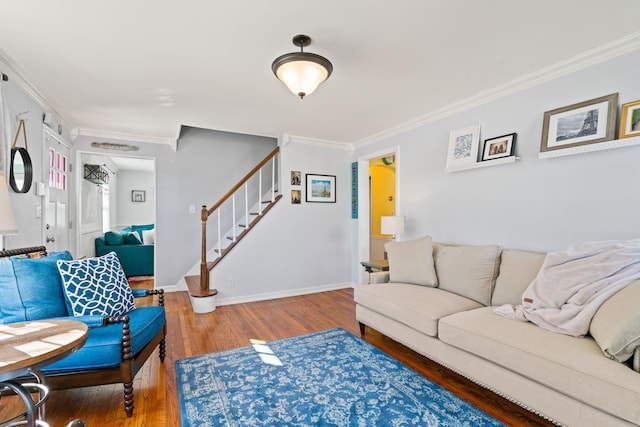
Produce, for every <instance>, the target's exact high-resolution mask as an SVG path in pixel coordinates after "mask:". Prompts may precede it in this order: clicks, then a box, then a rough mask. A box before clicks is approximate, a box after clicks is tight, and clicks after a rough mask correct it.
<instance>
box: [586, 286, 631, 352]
mask: <svg viewBox="0 0 640 427" xmlns="http://www.w3.org/2000/svg"><path fill="white" fill-rule="evenodd" d="M638 301H640V280H636V281H635V282H633V283H631V284H630V285H628V286H627V287H625V288H623V289H622V290H620V291H619V292H617V293H616V294H614V295H613V296H612V297H611V298H609V299H608V300H606V301H605V302H604V303H603V304H602V305H601V306H600V308H599V309H598V311H596V314H595V315H594V316H593V318H592V319H591V324H590V325H589V333H590V334H591V336H592V337H593V339H594V340H595V341H596V343H598V345H599V346H600V348H601V349H602V351H603V352H604V354H605V355H606V356H607V357H608V358H610V359H614V360H617V361H618V362H625V361H627V360H629V359H630V358H631V356H633V353H634V351H635V350H636V348H638V347H640V310H638Z"/></svg>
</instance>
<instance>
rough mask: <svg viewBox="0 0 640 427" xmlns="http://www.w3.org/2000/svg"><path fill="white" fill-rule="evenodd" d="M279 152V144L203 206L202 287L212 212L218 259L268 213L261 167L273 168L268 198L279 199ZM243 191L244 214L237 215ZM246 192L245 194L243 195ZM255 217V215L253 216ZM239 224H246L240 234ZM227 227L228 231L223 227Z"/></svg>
mask: <svg viewBox="0 0 640 427" xmlns="http://www.w3.org/2000/svg"><path fill="white" fill-rule="evenodd" d="M278 154H279V148H276V149H275V150H273V151H272V152H271V153H270V154H269V155H268V156H267V157H265V158H264V159H263V160H262V161H261V162H260V163H259V164H258V165H257V166H256V167H255V168H253V169H252V170H251V172H249V173H248V174H247V175H245V177H244V178H243V179H241V180H240V181H239V182H238V183H237V184H236V185H235V186H234V187H233V188H232V189H231V190H229V191H228V192H227V194H225V196H224V197H223V198H221V199H220V200H219V201H218V202H217V203H216V204H214V205H213V206H212V207H211V208H207V207H206V206H202V212H201V222H202V256H201V262H200V289H201V290H202V291H204V290H208V289H209V270H210V268H209V265H208V263H207V246H208V245H207V221H208V219H209V218H210V217H211V216H212V215H214V214H215V215H216V219H217V222H216V227H215V228H216V230H215V234H216V236H215V242H216V243H215V244H214V248H217V249H216V250H215V252H216V254H217V255H216V258H217V259H218V260H219V259H221V258H222V257H224V256H225V255H226V253H227V252H228V250H230V249H231V248H232V247H233V246H234V245H235V244H236V243H237V242H238V240H240V238H241V237H243V236H244V234H245V233H247V232H248V231H249V228H250V227H251V224H252V223H254V222H256V221H258V220H259V219H260V218H261V217H262V215H263V214H264V213H265V211H266V209H263V196H265V194H264V192H263V189H262V171H263V169H264V168H268V167H270V168H271V183H270V184H271V185H270V186H269V189H268V192H267V194H269V195H270V197H269V196H267V197H268V199H270V200H269V203H270V205H269V207H270V206H271V204H273V203H274V202H275V201H276V199H277V198H276V192H277V191H278V189H277V187H278V182H277V180H276V177H277V174H276V169H277V167H278V163H277V161H278V160H277V159H278ZM256 176H257V181H258V182H257V187H256V186H255V181H256V179H255V177H256ZM252 182H253V183H254V184H252ZM241 191H242V192H243V193H244V195H240V194H239V195H238V196H239V197H240V200H243V201H244V209H241V210H239V211H240V212H242V211H244V218H238V217H237V214H236V212H237V211H238V209H237V206H236V204H237V202H236V194H238V193H239V192H241ZM254 194H255V197H256V198H257V203H256V207H257V211H258V212H257V213H256V214H252V213H251V211H250V206H249V200H251V199H252V198H253V195H254ZM243 196H244V197H243ZM229 199H231V201H230V204H231V206H230V209H231V213H230V214H229V217H228V218H227V217H226V214H224V213H223V211H224V210H225V209H226V210H227V212H228V209H229V206H228V204H227V203H226V202H227V201H229ZM252 217H253V218H252ZM238 228H244V230H243V231H242V232H240V234H238V233H237V230H238ZM223 230H226V231H223ZM223 242H225V243H227V242H230V243H229V244H228V245H226V244H225V245H223Z"/></svg>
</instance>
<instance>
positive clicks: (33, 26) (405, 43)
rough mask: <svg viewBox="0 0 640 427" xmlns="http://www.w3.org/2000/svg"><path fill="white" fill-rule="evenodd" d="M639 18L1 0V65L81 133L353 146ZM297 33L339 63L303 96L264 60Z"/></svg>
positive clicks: (436, 6)
mask: <svg viewBox="0 0 640 427" xmlns="http://www.w3.org/2000/svg"><path fill="white" fill-rule="evenodd" d="M639 18H640V1H637V0H606V1H605V0H562V1H560V0H485V1H477V0H401V1H390V0H323V1H314V2H310V1H301V0H269V1H267V0H225V1H221V0H183V1H177V0H133V1H132V0H109V1H106V0H92V1H87V0H58V1H37V0H4V1H2V2H1V3H0V71H2V72H5V73H6V74H8V75H9V77H10V78H16V79H17V80H18V81H20V80H22V81H23V82H26V83H27V84H28V85H32V86H33V87H35V88H36V89H37V91H38V92H39V93H38V96H39V97H41V98H42V99H43V100H45V101H46V102H47V103H48V108H50V109H51V110H53V111H54V112H55V114H57V115H58V116H59V117H60V119H61V120H62V121H63V123H64V124H65V125H66V126H69V127H71V128H77V131H78V133H79V134H85V135H93V136H98V135H106V134H112V135H124V136H127V135H129V136H130V135H138V136H144V137H146V139H151V140H153V139H154V138H155V139H157V140H158V141H163V140H165V139H166V140H174V141H175V139H176V138H177V136H178V134H179V129H180V126H181V125H188V126H197V127H202V128H208V129H216V130H224V131H231V132H239V133H248V134H255V135H266V136H279V135H282V134H291V135H298V136H304V137H309V138H314V139H320V140H328V141H336V142H349V143H357V142H362V141H366V140H368V139H371V138H373V137H374V136H375V135H378V134H380V133H382V132H385V131H389V130H390V129H393V128H397V127H400V126H402V125H403V124H406V123H408V122H411V121H415V120H416V119H417V118H420V117H423V116H427V115H429V114H433V113H434V112H437V111H440V110H442V109H443V108H446V107H447V106H451V105H453V104H455V103H456V102H460V101H461V100H465V99H468V98H471V97H474V96H477V95H478V94H481V93H485V92H487V91H490V90H491V89H492V88H496V87H498V86H500V85H502V84H504V83H506V82H509V81H512V80H514V79H517V78H521V77H523V76H526V75H529V74H530V73H536V72H539V71H540V70H542V69H545V68H547V67H550V66H553V65H554V64H558V63H561V62H562V61H566V60H568V59H570V58H573V57H575V56H576V55H581V54H583V53H585V52H590V51H593V50H594V49H599V48H601V47H602V46H606V45H608V44H610V43H612V42H615V41H619V40H621V39H624V38H625V37H627V38H628V36H631V38H632V39H635V38H638V37H639V34H640V33H638V32H639V31H640V19H639ZM300 33H302V34H308V35H309V36H311V38H312V44H311V46H309V47H308V48H307V49H306V50H307V51H309V52H313V53H317V54H320V55H323V56H325V57H326V58H328V59H329V60H330V61H331V62H332V63H333V65H334V72H333V75H332V76H331V77H330V78H329V80H327V81H326V82H325V83H324V84H323V85H321V86H320V87H319V88H318V90H317V91H316V92H315V93H313V94H311V95H309V96H308V97H306V98H305V99H304V100H300V99H299V98H298V97H296V96H294V95H293V94H292V93H290V92H289V91H288V90H287V89H286V87H285V86H284V84H282V83H281V82H279V81H278V80H277V79H276V78H275V77H274V75H273V73H272V71H271V62H272V61H273V59H275V58H276V57H277V56H279V55H281V54H283V53H286V52H291V51H294V50H296V48H295V47H294V46H293V44H292V43H291V39H292V37H293V36H294V35H296V34H300ZM3 66H4V67H5V68H7V69H2V67H3ZM12 72H13V75H12Z"/></svg>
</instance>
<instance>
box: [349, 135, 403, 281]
mask: <svg viewBox="0 0 640 427" xmlns="http://www.w3.org/2000/svg"><path fill="white" fill-rule="evenodd" d="M391 158H393V163H392V164H393V166H394V173H385V172H383V173H382V174H381V175H383V176H384V179H383V181H385V182H388V181H392V184H391V185H392V186H393V189H394V190H395V195H392V194H386V193H387V192H388V189H387V190H382V191H380V192H379V191H377V190H375V189H374V190H373V191H372V189H371V187H370V185H371V180H370V171H369V168H370V166H371V165H376V164H380V165H384V163H385V161H383V160H382V159H386V162H387V163H390V161H391ZM400 165H401V162H400V147H399V146H394V147H390V148H388V149H385V150H383V151H377V152H374V153H370V154H367V155H364V156H361V157H359V158H358V210H359V212H358V252H357V253H358V258H359V259H358V261H366V260H375V259H382V258H383V257H384V243H382V242H381V243H382V244H377V243H373V244H372V240H374V239H372V237H375V236H376V233H377V230H374V228H373V227H375V225H374V223H378V224H379V222H378V221H379V217H381V216H386V214H387V213H388V212H389V213H390V212H393V213H397V212H401V207H400V203H399V200H400V198H401V197H400V190H401V189H400V186H399V182H400ZM384 166H391V165H384ZM387 172H388V171H387ZM372 193H375V194H376V195H378V193H380V194H381V195H382V196H381V198H382V199H384V198H385V196H386V200H387V202H386V203H383V204H384V205H386V206H383V207H381V208H380V210H379V211H378V208H377V203H375V202H373V199H374V197H372ZM389 196H391V197H393V200H391V201H389V200H388V198H389ZM373 204H375V206H373ZM374 207H375V209H376V211H378V213H376V214H375V217H377V218H378V219H376V220H374V214H372V212H373V208H374ZM390 207H392V211H391V210H390ZM383 213H384V215H383ZM378 227H379V225H378ZM378 229H379V228H378ZM378 237H379V239H375V240H385V239H386V241H388V240H389V238H390V237H391V236H384V235H382V234H381V233H380V234H379V235H378ZM374 246H375V247H376V249H374V250H373V251H372V247H374ZM380 248H381V249H380ZM380 250H381V251H380ZM376 257H378V258H376ZM360 272H361V274H360V279H359V283H361V284H362V283H367V281H368V279H369V278H368V274H367V273H365V272H364V270H363V269H360Z"/></svg>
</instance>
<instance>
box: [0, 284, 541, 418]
mask: <svg viewBox="0 0 640 427" xmlns="http://www.w3.org/2000/svg"><path fill="white" fill-rule="evenodd" d="M145 285H146V286H148V285H149V283H145V282H135V283H133V284H132V286H134V287H145ZM165 306H166V313H167V324H168V335H167V351H166V358H165V362H164V364H160V361H159V358H158V354H157V352H158V350H156V351H155V354H154V355H152V356H151V357H150V358H149V360H148V361H147V363H146V365H145V366H144V368H143V369H142V370H141V371H140V372H139V373H138V375H137V376H136V379H135V382H134V392H135V397H134V399H135V409H134V412H133V417H131V418H126V416H125V413H124V409H123V405H122V396H123V389H122V384H115V385H108V386H98V387H86V388H81V389H73V390H60V391H54V392H52V393H51V395H50V398H49V401H48V403H47V420H48V421H49V423H50V424H51V426H52V427H62V426H65V425H66V423H68V422H69V421H71V420H73V419H75V418H82V419H84V421H85V422H86V424H87V426H89V427H102V426H109V427H111V426H127V427H129V426H136V427H140V426H152V427H162V426H168V427H170V426H180V411H179V408H178V394H177V386H176V375H175V361H176V360H177V359H182V358H185V357H190V356H194V355H199V354H204V353H211V352H215V351H221V350H227V349H231V348H235V347H240V346H246V345H249V339H251V338H255V339H261V340H265V341H271V340H275V339H280V338H286V337H290V336H294V335H301V334H306V333H310V332H316V331H321V330H324V329H329V328H334V327H342V328H344V329H346V330H348V331H350V332H352V333H354V334H356V335H359V329H358V323H357V321H356V320H355V305H354V303H353V290H352V289H344V290H338V291H332V292H323V293H318V294H312V295H304V296H298V297H291V298H282V299H276V300H270V301H262V302H255V303H247V304H237V305H227V306H221V307H218V308H217V310H216V311H214V312H213V313H207V314H194V313H193V312H192V311H191V304H190V302H189V298H188V296H187V294H186V292H175V293H169V294H166V295H165ZM365 339H366V341H368V342H370V343H371V344H373V345H375V346H376V347H378V348H380V349H381V350H383V351H385V352H386V353H388V354H389V355H391V356H392V357H394V358H396V359H397V360H400V361H401V362H403V363H405V364H406V365H408V366H410V367H411V368H413V369H414V370H416V371H418V372H420V373H421V374H423V375H425V376H426V377H428V378H429V379H431V380H432V381H434V382H436V383H439V384H441V385H443V386H444V387H446V388H447V389H449V390H451V391H452V392H454V393H456V394H457V395H459V396H461V397H462V398H463V399H465V400H467V401H469V402H471V403H472V404H474V405H476V406H477V407H479V408H480V409H482V410H484V411H485V412H487V413H489V414H491V415H492V416H494V417H496V418H497V419H499V420H501V421H502V422H504V423H505V424H507V425H511V426H550V425H552V424H551V423H549V422H547V421H545V420H543V419H541V418H539V417H537V416H535V415H533V414H531V413H530V412H528V411H526V410H524V409H522V408H520V407H519V406H517V405H515V404H512V403H510V402H508V401H506V400H505V399H502V398H500V397H498V396H497V395H495V394H493V393H491V392H489V391H487V390H485V389H483V388H482V387H480V386H477V385H475V384H473V383H471V382H470V381H468V380H466V379H465V378H463V377H461V376H459V375H457V374H455V373H453V372H451V371H448V370H447V369H445V368H443V367H441V366H440V365H438V364H436V363H434V362H431V361H430V360H429V359H426V358H425V357H422V356H420V355H418V354H417V353H415V352H413V351H411V350H409V349H408V348H406V347H404V346H402V345H401V344H398V343H396V342H394V341H392V340H391V339H389V338H386V337H385V336H383V335H381V334H380V333H378V332H376V331H374V330H372V329H371V328H367V333H366V337H365ZM21 410H22V408H21V406H20V405H19V402H18V401H17V398H15V397H3V398H2V399H0V419H4V418H5V417H6V416H7V414H9V413H18V411H21Z"/></svg>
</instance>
